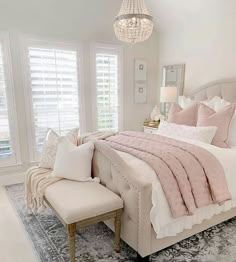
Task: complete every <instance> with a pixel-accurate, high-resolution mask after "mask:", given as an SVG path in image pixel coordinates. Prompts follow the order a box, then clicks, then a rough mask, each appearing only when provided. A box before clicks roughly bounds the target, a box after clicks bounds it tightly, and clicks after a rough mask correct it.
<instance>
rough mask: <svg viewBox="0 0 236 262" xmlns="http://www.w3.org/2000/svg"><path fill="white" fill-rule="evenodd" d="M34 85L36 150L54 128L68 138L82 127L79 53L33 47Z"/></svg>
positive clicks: (33, 103)
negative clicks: (68, 134)
mask: <svg viewBox="0 0 236 262" xmlns="http://www.w3.org/2000/svg"><path fill="white" fill-rule="evenodd" d="M28 54H29V66H30V86H31V96H32V97H31V99H32V102H31V103H32V108H33V116H32V118H33V125H34V131H35V132H34V133H35V140H36V141H35V143H36V151H38V152H40V151H41V150H42V145H43V142H44V138H45V134H46V132H47V130H48V129H49V128H52V129H53V130H55V131H56V132H58V134H60V135H64V134H65V133H66V132H68V131H69V130H70V129H73V128H75V127H79V122H80V119H79V111H80V107H79V88H80V82H79V75H78V71H79V68H78V67H79V61H78V59H79V54H78V52H77V50H71V49H70V48H68V49H67V48H66V47H65V48H59V49H57V48H52V47H50V48H47V47H45V48H44V47H34V46H29V48H28Z"/></svg>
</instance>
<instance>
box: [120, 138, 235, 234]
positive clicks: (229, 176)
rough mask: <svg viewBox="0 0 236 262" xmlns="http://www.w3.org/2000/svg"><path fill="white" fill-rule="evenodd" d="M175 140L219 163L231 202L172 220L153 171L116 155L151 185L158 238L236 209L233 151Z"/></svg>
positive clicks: (143, 164) (200, 209) (141, 162)
mask: <svg viewBox="0 0 236 262" xmlns="http://www.w3.org/2000/svg"><path fill="white" fill-rule="evenodd" d="M176 139H179V140H183V141H186V142H188V143H191V144H195V145H198V146H200V147H202V148H205V149H206V150H208V151H209V152H211V153H212V154H213V155H214V156H215V157H216V158H217V159H218V160H219V161H220V163H221V165H222V166H223V168H224V171H225V176H226V180H227V183H228V187H229V191H230V193H231V196H232V200H230V201H227V202H225V203H224V204H223V205H221V206H219V205H217V204H214V205H210V206H206V207H203V208H199V209H197V211H196V213H195V214H194V215H193V216H184V217H180V218H173V217H172V215H171V211H170V208H169V205H168V202H167V199H166V197H165V194H164V192H163V190H162V187H161V184H160V182H159V180H158V178H157V176H156V173H155V172H154V170H153V169H152V168H151V167H150V166H149V165H148V164H146V163H145V162H144V161H142V160H140V159H138V158H136V157H134V156H132V155H130V154H127V153H123V152H118V153H119V155H120V156H121V157H122V158H123V159H124V160H125V161H126V162H127V164H128V165H130V166H131V167H132V168H133V169H135V172H136V173H140V175H142V176H145V179H146V180H147V181H149V182H151V183H152V204H153V207H152V209H151V213H150V219H151V223H152V225H153V228H154V230H155V232H156V234H157V238H163V237H167V236H175V235H176V234H178V233H180V232H182V231H183V230H185V229H191V228H192V227H193V226H194V225H195V224H200V223H202V221H203V220H205V219H210V218H212V217H213V216H214V215H216V214H219V213H221V212H223V211H228V210H230V209H231V208H233V207H236V148H230V149H229V148H226V149H225V148H219V147H216V146H213V145H209V144H205V143H201V142H197V141H194V140H189V139H182V138H179V137H178V138H177V137H176Z"/></svg>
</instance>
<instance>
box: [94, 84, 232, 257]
mask: <svg viewBox="0 0 236 262" xmlns="http://www.w3.org/2000/svg"><path fill="white" fill-rule="evenodd" d="M186 95H187V96H189V97H191V98H194V99H195V100H196V101H202V100H206V99H211V98H213V97H214V96H220V97H221V98H224V99H225V100H227V101H230V102H236V79H223V80H219V81H215V82H211V83H209V84H206V85H204V86H202V87H200V88H199V89H198V90H196V91H195V92H194V93H187V94H186ZM224 150H231V151H230V152H232V154H231V153H230V154H231V158H233V157H234V156H235V157H236V149H224ZM228 152H229V151H228ZM119 154H120V157H121V159H123V160H124V162H126V163H128V164H129V165H131V166H132V165H133V166H132V167H135V165H136V164H137V163H136V162H135V161H136V160H135V159H134V158H130V157H129V156H128V155H127V154H123V153H119ZM219 154H221V152H219ZM111 155H112V152H111V153H110V154H108V153H107V152H105V151H103V150H102V149H100V148H97V149H96V151H95V154H94V158H93V175H94V176H96V177H99V178H100V179H101V183H102V184H103V185H105V186H106V187H107V188H109V189H110V190H112V191H113V192H115V193H116V194H118V195H119V196H121V198H122V199H123V201H124V213H123V217H122V232H121V238H122V239H123V240H124V241H125V242H126V243H127V244H128V245H130V246H131V247H132V248H133V249H134V250H135V251H137V253H138V254H139V255H140V259H141V260H142V258H144V259H145V260H144V261H146V260H148V256H149V255H151V254H153V253H155V252H157V251H159V250H162V249H164V248H166V247H168V246H171V245H173V244H175V243H177V242H179V241H181V240H183V239H185V238H188V237H190V236H192V235H195V234H196V233H199V232H201V231H203V230H206V229H208V228H210V227H212V226H214V225H217V224H219V223H221V222H223V221H225V220H228V219H230V218H232V217H234V216H236V202H235V201H234V203H233V204H232V205H229V206H228V207H227V208H222V209H220V210H219V211H218V212H213V213H212V214H210V215H209V216H208V218H207V219H202V220H203V221H201V219H200V220H199V221H195V222H194V223H192V224H193V225H192V224H191V223H190V225H189V226H187V227H188V229H187V228H186V229H184V230H180V229H179V230H177V231H180V232H176V234H174V233H173V232H172V233H171V234H169V235H170V236H165V235H168V232H167V233H165V232H164V231H163V232H164V233H163V235H160V236H159V237H158V235H157V231H158V230H157V229H156V231H155V230H154V228H153V224H152V222H151V219H150V213H151V211H152V209H153V201H152V196H153V180H152V179H153V178H152V176H149V174H148V169H147V166H145V165H144V163H141V162H139V163H138V164H139V165H140V166H139V170H143V171H144V173H145V174H143V175H135V174H130V173H129V174H125V173H124V172H123V170H124V169H123V167H122V165H123V162H119V160H118V161H114V159H113V158H112V156H111ZM226 165H227V164H226ZM235 168H236V166H235ZM231 169H232V168H231ZM232 172H233V170H232ZM235 182H236V181H235ZM160 212H161V208H160ZM107 225H108V226H109V227H110V228H111V229H113V224H112V223H111V222H109V221H108V222H107ZM181 231H182V232H181Z"/></svg>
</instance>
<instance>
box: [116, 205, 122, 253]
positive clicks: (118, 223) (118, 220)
mask: <svg viewBox="0 0 236 262" xmlns="http://www.w3.org/2000/svg"><path fill="white" fill-rule="evenodd" d="M121 215H122V210H117V211H116V217H115V251H116V252H117V253H120V231H121Z"/></svg>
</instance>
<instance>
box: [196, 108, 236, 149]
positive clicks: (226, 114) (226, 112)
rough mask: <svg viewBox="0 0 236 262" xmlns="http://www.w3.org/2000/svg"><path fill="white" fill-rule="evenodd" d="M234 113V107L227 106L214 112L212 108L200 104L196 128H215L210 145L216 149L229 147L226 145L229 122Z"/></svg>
mask: <svg viewBox="0 0 236 262" xmlns="http://www.w3.org/2000/svg"><path fill="white" fill-rule="evenodd" d="M234 112H235V106H234V105H229V106H226V107H224V108H223V109H221V110H220V111H218V112H216V111H215V110H213V109H212V108H210V107H208V106H206V105H204V104H200V106H199V110H198V121H197V126H217V127H218V129H217V131H216V135H215V137H214V138H213V141H212V144H213V145H215V146H218V147H223V148H226V147H229V146H228V144H227V143H226V140H227V139H228V132H229V126H230V122H231V120H232V117H233V115H234Z"/></svg>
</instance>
